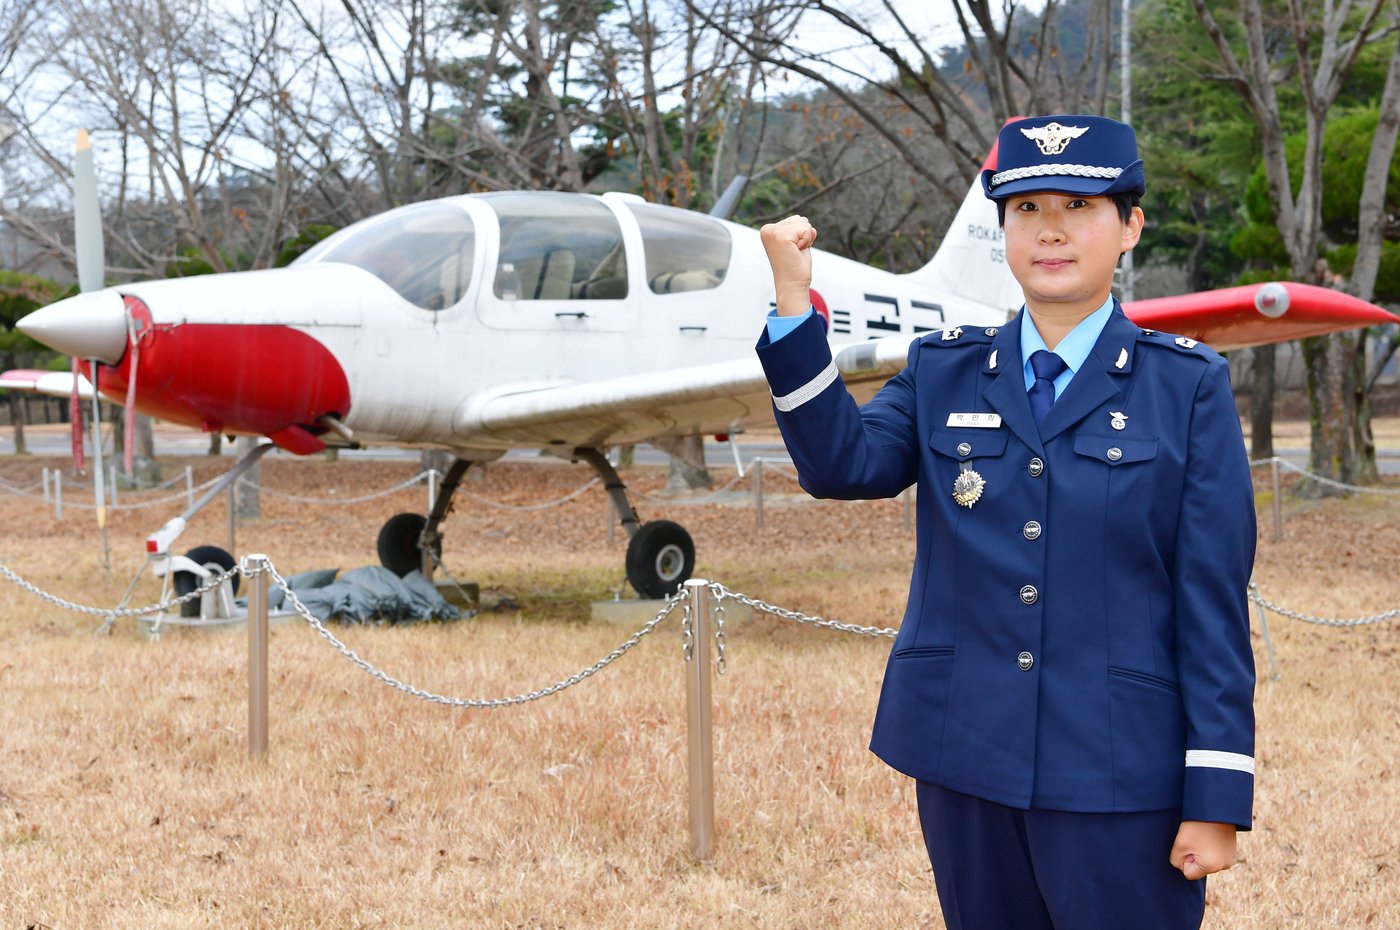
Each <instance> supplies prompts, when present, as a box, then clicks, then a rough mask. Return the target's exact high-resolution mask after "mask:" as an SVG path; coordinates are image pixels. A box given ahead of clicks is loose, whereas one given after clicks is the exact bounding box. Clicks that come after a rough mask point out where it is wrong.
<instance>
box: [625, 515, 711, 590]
mask: <svg viewBox="0 0 1400 930" xmlns="http://www.w3.org/2000/svg"><path fill="white" fill-rule="evenodd" d="M694 570H695V543H694V542H693V541H692V540H691V538H690V534H689V533H687V532H686V531H685V527H683V526H681V525H680V524H679V523H672V522H671V521H670V520H652V521H651V522H650V523H643V524H642V526H641V528H640V529H638V530H637V533H636V535H635V536H633V537H632V540H631V541H630V542H629V543H628V544H627V580H628V581H629V582H631V584H632V587H633V588H635V589H636V591H637V593H638V594H640V595H641V596H642V597H647V598H660V597H670V596H671V595H672V594H675V593H676V590H677V589H678V588H680V586H681V585H682V584H683V583H684V582H685V581H686V580H687V579H689V578H690V573H691V572H692V571H694Z"/></svg>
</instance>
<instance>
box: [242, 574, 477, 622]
mask: <svg viewBox="0 0 1400 930" xmlns="http://www.w3.org/2000/svg"><path fill="white" fill-rule="evenodd" d="M336 571H337V570H336V569H334V568H327V569H321V570H318V571H311V572H302V573H300V574H297V575H290V576H288V578H287V586H288V587H290V588H291V589H292V590H293V591H295V592H296V595H297V600H299V601H301V602H302V603H303V604H305V605H306V609H307V610H309V611H311V613H313V614H314V615H315V616H316V617H317V619H320V620H328V619H331V618H333V617H334V618H336V619H340V620H345V621H347V622H350V623H364V622H365V621H367V620H384V621H387V622H389V623H405V622H409V623H411V622H413V621H416V620H456V619H457V618H458V617H460V616H462V612H461V611H460V610H458V609H457V608H456V607H454V606H452V605H451V604H449V603H447V601H445V600H444V599H443V597H442V595H441V594H439V593H438V592H437V589H436V588H434V587H433V586H432V584H431V583H429V582H428V580H427V579H425V578H424V577H423V573H422V572H420V571H417V570H415V571H412V572H409V573H408V574H407V575H405V576H404V577H402V578H400V577H399V576H398V575H395V574H394V573H393V572H391V571H389V569H387V568H385V567H383V566H382V565H372V566H368V567H366V568H352V569H351V570H350V571H348V572H346V573H345V574H343V575H341V576H340V577H339V578H336V577H335V576H336ZM283 600H284V596H283V594H282V589H281V588H280V587H276V586H274V587H273V588H272V590H271V591H270V592H269V594H268V607H269V608H270V609H272V610H278V609H281V608H283V607H285V606H286V605H285V604H283Z"/></svg>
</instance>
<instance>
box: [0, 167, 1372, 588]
mask: <svg viewBox="0 0 1400 930" xmlns="http://www.w3.org/2000/svg"><path fill="white" fill-rule="evenodd" d="M994 159H995V153H993V155H992V156H991V157H990V158H989V164H994ZM813 268H814V281H813V292H812V302H813V304H814V305H815V307H816V309H817V310H818V312H819V313H821V315H822V316H823V317H824V318H825V319H826V320H827V323H828V332H829V336H830V340H831V343H832V346H833V350H834V354H835V358H836V365H837V368H838V369H839V371H840V373H841V376H842V377H843V378H844V379H845V381H846V383H847V384H848V386H849V387H850V388H851V389H852V391H853V393H855V395H856V397H857V398H858V399H864V398H867V397H869V396H870V395H872V394H873V393H874V392H875V391H876V390H877V389H878V388H879V387H880V385H881V384H883V382H884V381H885V380H886V379H887V378H889V377H890V375H892V374H894V373H895V372H896V371H898V370H899V369H900V368H902V367H903V366H904V364H905V358H906V354H907V351H908V346H909V342H910V340H911V339H912V338H915V337H917V336H918V335H919V334H921V333H924V332H929V331H933V330H942V329H945V328H952V327H959V326H969V327H994V326H1000V325H1002V324H1004V323H1005V322H1006V321H1007V320H1008V319H1010V318H1011V317H1012V316H1014V314H1015V313H1016V312H1017V310H1018V309H1019V307H1020V305H1021V302H1022V301H1021V294H1020V290H1019V288H1018V286H1017V284H1016V282H1015V280H1014V279H1013V278H1012V276H1011V274H1010V272H1009V270H1008V268H1007V265H1006V263H1005V259H1004V255H1003V253H1002V234H1001V230H1000V229H999V228H998V225H997V221H996V211H995V208H994V206H993V205H992V204H991V202H990V201H988V200H986V199H985V198H984V197H983V195H982V191H981V187H980V185H979V184H976V183H974V184H973V186H972V189H971V190H970V191H969V193H968V195H967V198H966V199H965V201H964V202H963V204H962V206H961V209H960V210H959V211H958V214H957V217H956V218H955V219H954V221H953V224H952V227H951V228H950V229H949V231H948V234H947V236H946V237H945V238H944V240H943V243H942V245H941V246H940V247H939V249H938V252H937V254H936V255H935V256H934V257H933V259H932V261H930V262H929V263H928V264H927V265H926V266H924V267H923V268H921V269H919V270H918V271H915V272H912V273H910V274H902V275H901V274H891V273H888V272H885V271H881V270H878V269H875V268H871V267H869V266H867V265H863V264H860V263H858V262H854V261H850V260H848V259H845V258H841V257H839V256H836V255H832V254H829V253H825V252H820V251H818V252H817V253H816V255H815V257H814V262H813ZM772 299H773V287H772V276H771V273H770V271H769V268H768V265H767V262H766V260H765V257H764V252H763V248H762V246H761V244H760V242H759V236H758V232H757V231H756V230H753V229H749V228H746V227H743V226H739V225H737V224H734V223H730V222H725V221H722V220H719V219H715V218H712V217H709V216H706V215H703V214H699V213H694V212H689V211H686V210H680V209H675V208H671V207H665V206H659V205H655V204H651V203H647V202H646V201H644V200H642V199H641V198H639V197H636V196H632V195H628V194H617V193H609V194H603V195H601V196H594V195H587V194H568V193H549V192H506V193H492V194H475V195H468V196H460V197H451V198H446V199H443V200H435V201H430V202H425V203H419V204H414V205H411V206H406V207H401V208H399V209H396V210H391V211H389V212H387V213H384V214H381V215H379V216H375V217H372V218H370V219H366V220H363V221H361V222H359V223H356V224H354V225H352V226H350V227H347V228H346V229H343V230H341V231H339V232H337V233H336V234H335V235H333V236H331V237H329V238H327V239H326V240H324V241H323V242H321V243H319V244H318V245H317V246H315V247H314V248H313V249H311V250H310V251H308V252H307V253H306V254H305V255H303V256H302V257H301V258H299V259H298V260H297V261H296V262H295V263H293V264H292V265H291V266H290V267H288V268H285V269H277V270H265V271H251V272H240V273H231V274H221V275H210V276H204V277H192V278H180V279H173V280H163V281H146V282H140V283H134V284H122V285H114V286H112V287H106V288H102V289H99V290H93V291H91V292H88V293H84V294H81V295H79V296H77V297H73V298H70V299H68V300H64V301H61V302H59V303H55V304H52V305H50V306H47V307H44V308H42V309H41V310H39V311H37V312H35V313H33V314H32V315H30V316H28V317H26V318H25V319H24V320H23V321H22V322H21V323H20V324H19V325H20V329H22V330H23V331H24V332H25V333H27V334H29V335H30V336H32V337H34V338H35V339H37V340H39V341H40V342H43V343H45V344H47V345H49V346H52V347H53V348H55V349H57V350H59V351H61V352H64V353H67V354H70V355H73V356H74V357H76V358H82V359H88V360H94V361H95V364H94V366H93V367H94V368H95V370H96V372H97V384H98V388H99V390H100V391H101V393H102V394H103V395H104V396H106V397H108V398H110V399H111V400H114V401H117V402H119V403H126V402H127V399H128V396H130V397H132V398H133V399H134V402H135V407H136V409H138V410H140V411H141V412H142V413H147V414H151V415H152V416H155V417H158V418H160V419H162V420H165V421H169V422H174V423H183V424H187V425H189V426H192V427H198V428H200V429H203V430H207V431H218V432H221V433H243V434H254V435H262V436H267V437H268V438H269V439H271V440H272V442H273V443H275V444H276V445H277V446H280V447H282V448H284V449H287V450H289V451H291V452H294V453H297V454H302V455H305V454H310V453H313V452H317V451H319V450H321V449H323V448H325V446H326V444H328V443H329V444H337V445H354V444H359V443H365V444H390V445H398V446H414V447H422V448H440V449H446V450H449V451H450V452H451V453H452V454H453V455H455V456H456V463H455V464H454V466H453V467H452V469H451V470H450V472H449V474H448V475H447V476H446V478H445V479H444V481H443V486H442V492H441V493H440V494H439V496H438V498H437V504H436V507H435V508H434V509H433V511H432V513H430V514H427V515H426V516H424V515H419V514H399V515H397V516H394V517H393V518H391V519H390V520H389V521H388V522H387V523H386V524H385V525H384V528H383V529H382V530H381V532H380V536H379V554H380V558H381V560H382V561H383V562H384V564H385V565H386V566H388V567H389V568H391V569H393V570H395V571H397V572H398V573H399V574H405V573H407V572H408V571H411V570H412V569H414V568H418V567H420V565H421V566H422V567H423V569H424V571H425V574H431V569H432V564H431V560H430V552H433V551H440V545H441V540H440V537H439V532H440V525H441V523H442V520H443V518H444V517H445V516H446V514H447V512H448V509H449V506H450V503H451V499H452V493H453V491H454V490H455V489H456V487H457V485H458V483H459V481H460V480H461V478H462V476H463V474H464V473H465V472H466V470H467V469H468V468H469V467H470V466H471V465H472V463H476V462H486V461H490V460H492V459H495V458H497V457H499V456H501V455H502V454H503V453H504V452H505V451H506V450H508V449H513V448H521V447H526V448H538V449H544V450H548V451H551V452H555V453H557V454H560V455H562V456H565V457H569V458H573V459H576V460H578V459H581V460H584V461H586V462H588V463H589V464H590V465H592V467H593V468H594V469H595V470H596V471H597V473H598V474H599V475H600V476H601V477H602V478H603V480H604V483H605V485H606V486H607V489H608V492H609V494H610V495H611V496H612V498H613V501H614V503H615V504H616V509H617V512H618V514H619V515H620V519H621V522H622V524H623V526H624V527H625V528H626V529H627V531H628V532H629V534H630V537H631V539H630V544H629V546H628V551H627V560H626V561H627V576H628V579H629V580H630V582H631V583H632V585H633V587H634V588H636V589H637V591H638V592H639V593H641V594H642V595H643V596H647V597H658V596H662V595H665V594H668V593H670V592H672V591H674V590H675V589H676V587H677V586H678V585H679V584H680V583H681V582H683V581H684V580H685V579H686V578H688V577H689V576H690V573H691V570H692V566H693V564H694V546H693V544H692V542H691V539H690V536H689V534H688V533H687V532H686V531H685V530H684V529H683V528H682V527H680V526H679V525H677V524H675V523H672V522H670V521H666V520H656V521H651V522H648V523H642V522H640V520H639V518H638V517H637V514H636V512H635V511H634V510H633V508H632V507H631V505H630V504H629V502H628V498H627V492H626V488H625V486H624V484H623V483H622V481H621V480H620V479H619V477H618V475H617V473H616V471H615V470H614V469H613V467H612V465H611V464H610V463H609V462H608V459H607V458H606V455H605V453H606V451H607V449H608V448H609V447H611V446H615V445H620V444H626V443H640V442H646V441H652V442H656V441H658V440H660V441H663V442H664V441H665V440H666V439H668V438H675V437H681V436H685V435H689V434H694V433H700V434H714V435H719V436H724V435H726V434H733V433H737V432H740V431H742V430H743V429H744V428H746V427H749V426H753V425H755V424H771V423H772V422H773V420H772V408H771V397H770V395H769V392H768V387H767V383H766V381H765V380H764V377H763V373H762V371H761V369H760V367H759V364H758V362H757V359H756V358H755V356H754V352H753V344H754V341H755V339H756V337H757V335H758V333H759V330H760V327H761V325H762V317H763V313H764V309H765V308H766V307H768V306H769V305H771V302H772ZM1125 310H1126V312H1127V313H1128V315H1129V316H1130V317H1131V318H1133V319H1134V321H1136V322H1137V323H1138V324H1139V325H1141V326H1145V327H1151V328H1154V329H1160V330H1168V331H1172V332H1178V333H1183V334H1186V335H1189V336H1193V337H1195V338H1197V339H1200V340H1202V341H1205V342H1208V343H1210V344H1212V345H1214V346H1215V347H1216V348H1218V349H1229V348H1235V347H1239V346H1244V345H1257V344H1263V343H1269V342H1281V341H1285V340H1289V339H1296V338H1300V337H1302V336H1309V335H1317V334H1320V333H1325V332H1331V331H1336V330H1341V329H1348V328H1351V327H1355V326H1362V325H1369V324H1373V323H1378V322H1393V321H1394V320H1395V317H1393V316H1392V315H1390V314H1389V313H1386V312H1385V311H1383V310H1381V309H1380V308H1378V307H1375V306H1373V305H1371V304H1366V303H1363V302H1361V301H1359V300H1355V299H1354V298H1350V297H1347V296H1346V295H1344V294H1340V293H1337V292H1334V291H1328V290H1324V289H1321V288H1311V287H1307V286H1303V285H1297V284H1291V283H1290V284H1269V285H1261V286H1252V287H1243V288H1231V289H1227V290H1223V291H1214V292H1209V293H1206V294H1194V295H1186V296H1183V297H1179V298H1168V299H1165V300H1157V301H1140V302H1137V303H1134V304H1129V305H1128V306H1127V307H1125ZM133 379H134V380H135V386H134V390H132V380H133ZM54 382H63V383H61V384H59V383H54ZM0 386H11V387H21V388H27V389H35V390H38V389H44V388H46V387H47V388H48V390H49V391H51V392H52V393H57V394H65V393H67V392H68V391H69V390H71V389H72V387H73V382H72V379H71V376H69V377H68V379H67V380H66V381H65V380H64V378H63V376H59V377H58V378H56V379H55V378H53V377H52V376H51V377H50V384H49V385H43V384H41V383H39V381H38V375H37V373H25V372H12V373H7V375H6V376H5V378H4V380H3V382H0ZM129 391H131V393H130V394H129ZM267 448H270V446H267V445H264V446H261V447H259V449H258V450H257V451H256V452H254V453H252V454H251V455H250V456H249V457H247V458H246V459H245V460H244V461H243V462H240V463H239V465H238V466H235V468H234V469H233V470H232V471H230V473H229V474H228V475H226V476H225V480H226V481H232V480H234V478H235V477H236V476H237V475H238V474H239V473H241V471H242V470H243V469H244V468H246V467H247V466H248V465H250V464H251V463H252V461H253V460H254V459H255V457H256V456H257V455H259V454H261V453H262V452H264V451H266V449H267ZM218 490H219V488H217V487H216V488H215V489H213V490H212V491H211V492H210V494H209V495H207V497H206V499H212V497H213V495H214V494H215V493H217V492H218ZM195 509H198V507H196V508H195ZM192 513H193V510H191V511H190V512H187V513H186V514H185V515H184V516H182V517H180V518H176V519H175V520H172V521H171V522H170V523H169V524H167V525H166V526H165V527H164V528H162V530H161V531H159V532H157V533H156V534H154V535H153V536H152V537H151V539H150V540H149V541H148V549H149V550H150V551H151V552H152V553H154V554H156V555H158V556H163V555H165V554H166V553H168V551H169V547H170V544H171V542H172V541H173V540H174V538H175V537H176V536H178V535H179V533H180V531H182V530H183V529H184V525H185V521H186V520H187V519H188V518H189V516H191V515H192ZM207 549H208V547H202V550H201V551H206V550H207ZM215 561H216V562H219V563H220V564H226V565H231V564H232V559H231V557H228V556H226V555H225V556H224V558H223V559H216V560H215Z"/></svg>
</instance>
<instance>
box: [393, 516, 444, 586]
mask: <svg viewBox="0 0 1400 930" xmlns="http://www.w3.org/2000/svg"><path fill="white" fill-rule="evenodd" d="M427 525H428V518H427V517H425V516H423V515H422V514H419V513H396V514H394V515H393V516H392V517H390V518H389V519H388V520H385V521H384V526H382V527H381V528H380V530H379V564H381V565H383V566H384V567H385V568H387V569H388V570H389V571H391V572H393V573H394V574H395V575H398V576H399V577H400V578H402V577H403V576H404V575H407V574H408V573H409V572H411V571H414V570H415V569H421V568H422V567H423V550H421V549H419V548H418V540H419V539H420V538H421V537H422V535H423V527H425V526H427ZM434 551H435V552H436V553H437V554H438V555H439V556H441V555H442V543H441V541H439V542H438V545H437V546H436V547H435V549H434Z"/></svg>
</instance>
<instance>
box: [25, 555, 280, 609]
mask: <svg viewBox="0 0 1400 930" xmlns="http://www.w3.org/2000/svg"><path fill="white" fill-rule="evenodd" d="M238 574H243V575H245V576H246V575H248V574H249V573H248V572H244V571H242V570H241V569H240V568H238V567H237V566H235V567H234V568H231V569H229V570H228V571H226V572H220V573H219V574H217V575H214V576H212V577H210V578H209V579H208V580H207V581H205V582H204V584H202V585H200V586H199V587H197V588H195V589H194V590H193V591H190V592H189V593H188V594H182V595H180V596H179V597H176V598H172V599H171V600H168V601H161V602H160V603H159V604H151V605H149V606H147V607H115V608H113V607H88V606H86V605H84V604H75V603H73V602H72V601H69V600H64V599H63V598H61V597H59V596H58V595H56V594H50V593H49V592H47V591H45V590H43V589H42V588H39V587H37V586H35V585H33V584H30V583H29V582H28V581H26V580H24V578H22V577H20V576H19V575H17V574H15V573H14V572H12V571H10V569H9V568H7V567H6V566H4V565H0V578H5V579H6V580H8V581H12V582H14V583H15V584H16V585H18V586H19V587H21V588H23V589H24V590H26V591H28V592H29V593H30V594H33V595H34V596H35V597H37V598H39V599H40V600H42V601H48V602H49V603H50V604H53V605H54V606H56V607H62V608H63V609H64V610H71V611H73V612H74V613H79V614H85V615H87V616H89V617H102V618H104V619H106V620H107V622H108V623H110V622H111V621H113V620H117V619H120V618H122V617H144V616H146V615H147V614H158V613H161V612H162V611H168V610H170V608H172V607H179V606H180V605H181V604H185V603H188V602H189V601H192V600H194V599H195V598H197V597H201V596H203V595H205V594H207V593H208V592H210V591H212V590H214V589H215V588H217V587H218V586H219V585H221V584H223V583H224V582H225V581H227V580H228V579H229V578H232V577H233V576H234V575H238ZM254 574H256V573H254Z"/></svg>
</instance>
